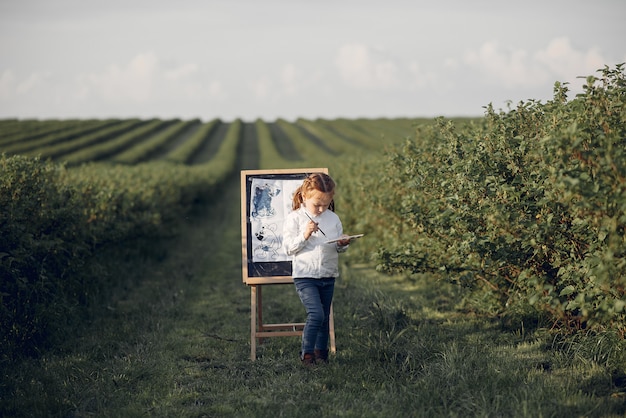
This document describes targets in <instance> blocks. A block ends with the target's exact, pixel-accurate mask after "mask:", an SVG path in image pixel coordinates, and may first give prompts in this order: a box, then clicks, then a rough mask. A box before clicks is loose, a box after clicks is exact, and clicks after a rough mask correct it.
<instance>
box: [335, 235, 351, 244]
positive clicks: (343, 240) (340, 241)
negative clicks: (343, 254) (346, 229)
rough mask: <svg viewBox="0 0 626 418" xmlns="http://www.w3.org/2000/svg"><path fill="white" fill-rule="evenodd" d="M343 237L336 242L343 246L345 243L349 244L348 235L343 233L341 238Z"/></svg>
mask: <svg viewBox="0 0 626 418" xmlns="http://www.w3.org/2000/svg"><path fill="white" fill-rule="evenodd" d="M343 237H346V238H345V239H340V240H339V241H337V244H338V245H339V246H340V247H345V246H346V245H349V244H350V239H349V238H348V237H349V235H346V234H343V235H342V236H341V238H343Z"/></svg>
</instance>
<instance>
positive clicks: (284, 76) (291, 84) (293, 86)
mask: <svg viewBox="0 0 626 418" xmlns="http://www.w3.org/2000/svg"><path fill="white" fill-rule="evenodd" d="M281 82H282V85H283V89H284V92H285V94H286V95H288V96H293V95H295V94H296V93H297V92H298V85H299V83H298V72H297V70H296V67H295V65H293V64H287V65H285V66H284V67H283V71H282V73H281Z"/></svg>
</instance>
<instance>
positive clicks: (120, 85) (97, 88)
mask: <svg viewBox="0 0 626 418" xmlns="http://www.w3.org/2000/svg"><path fill="white" fill-rule="evenodd" d="M158 66H159V62H158V59H157V57H156V55H155V54H154V53H142V54H139V55H137V56H135V57H134V58H133V59H132V60H131V61H130V62H129V63H128V65H126V66H122V67H120V66H118V65H116V64H112V65H110V66H109V67H108V68H107V69H106V70H105V71H104V72H101V73H91V74H86V75H80V76H79V85H80V96H81V97H82V98H84V99H87V98H89V97H91V96H97V97H100V98H104V99H106V100H107V101H113V102H123V101H126V100H130V101H132V102H139V103H141V102H147V101H149V100H150V99H151V98H152V96H153V94H154V92H153V88H154V81H155V78H157V76H158V71H159V68H158Z"/></svg>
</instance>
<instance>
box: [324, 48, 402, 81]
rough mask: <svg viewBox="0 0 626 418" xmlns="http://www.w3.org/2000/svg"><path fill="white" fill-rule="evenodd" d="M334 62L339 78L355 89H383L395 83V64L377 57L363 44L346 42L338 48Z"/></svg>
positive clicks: (396, 74)
mask: <svg viewBox="0 0 626 418" xmlns="http://www.w3.org/2000/svg"><path fill="white" fill-rule="evenodd" d="M335 64H336V65H337V68H338V69H339V74H340V76H341V79H342V80H343V81H344V82H345V83H346V84H347V85H349V86H351V87H353V88H357V89H366V90H370V89H383V88H387V87H392V86H394V85H396V84H397V81H398V80H397V77H398V68H397V65H396V64H395V63H394V62H393V61H391V60H389V59H385V58H384V57H378V56H377V54H373V52H372V50H371V49H370V48H368V47H367V46H366V45H363V44H347V45H343V46H342V47H341V48H339V51H338V53H337V58H336V60H335Z"/></svg>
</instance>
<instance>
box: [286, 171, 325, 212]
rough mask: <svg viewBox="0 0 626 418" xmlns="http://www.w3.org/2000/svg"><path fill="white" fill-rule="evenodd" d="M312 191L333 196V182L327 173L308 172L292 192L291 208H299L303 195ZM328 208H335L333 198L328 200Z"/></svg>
mask: <svg viewBox="0 0 626 418" xmlns="http://www.w3.org/2000/svg"><path fill="white" fill-rule="evenodd" d="M313 191H318V192H322V193H330V194H331V196H333V195H334V194H335V182H334V181H333V179H332V178H331V177H330V176H329V175H328V174H325V173H313V174H309V175H308V176H307V178H305V179H304V181H303V182H302V184H301V185H300V187H298V188H297V189H296V192H295V193H294V194H293V202H292V208H293V210H296V209H300V206H301V205H302V202H303V201H304V196H308V195H309V194H310V193H311V192H313ZM329 209H330V210H332V211H334V210H335V200H334V199H333V200H331V201H330V206H329Z"/></svg>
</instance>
